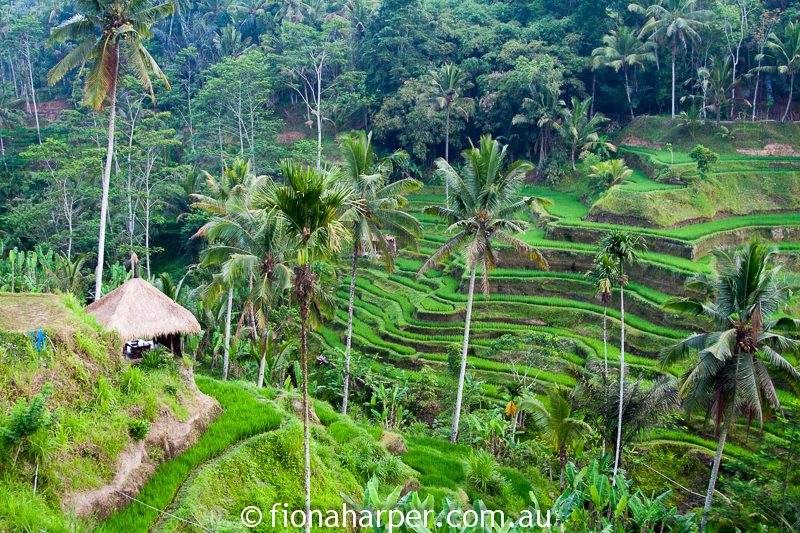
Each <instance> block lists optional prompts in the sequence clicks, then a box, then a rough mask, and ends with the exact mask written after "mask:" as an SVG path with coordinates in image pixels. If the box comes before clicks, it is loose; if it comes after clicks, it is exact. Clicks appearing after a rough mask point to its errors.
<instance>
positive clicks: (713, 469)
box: [700, 416, 730, 531]
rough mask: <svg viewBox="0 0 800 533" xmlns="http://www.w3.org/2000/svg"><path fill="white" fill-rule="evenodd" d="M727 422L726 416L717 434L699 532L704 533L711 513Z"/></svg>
mask: <svg viewBox="0 0 800 533" xmlns="http://www.w3.org/2000/svg"><path fill="white" fill-rule="evenodd" d="M729 422H730V417H728V416H726V417H725V421H724V422H723V423H722V430H721V431H720V434H719V442H717V453H716V455H715V456H714V464H713V466H712V467H711V478H710V479H709V480H708V491H706V501H705V503H704V504H703V517H702V519H701V520H700V531H705V530H706V524H707V523H708V513H709V512H710V511H711V501H712V500H713V498H714V486H715V485H716V484H717V477H718V476H719V465H720V463H721V462H722V451H723V450H724V449H725V440H726V439H727V438H728V424H729Z"/></svg>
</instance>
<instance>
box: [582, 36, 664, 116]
mask: <svg viewBox="0 0 800 533" xmlns="http://www.w3.org/2000/svg"><path fill="white" fill-rule="evenodd" d="M653 49H654V45H653V43H652V42H645V43H643V42H642V41H641V40H639V36H638V35H636V33H635V32H634V30H633V29H631V28H629V27H628V26H621V27H620V28H619V29H616V30H611V31H610V32H609V33H608V35H604V36H603V46H600V47H598V48H595V49H594V50H593V51H592V64H593V66H594V67H595V68H597V67H601V66H603V67H608V68H612V69H614V72H619V71H620V70H622V74H623V77H624V79H625V96H626V97H627V99H628V108H629V109H630V112H631V118H633V117H634V115H633V101H632V99H631V93H632V90H631V85H630V82H629V80H628V69H634V70H636V69H637V68H643V67H644V65H645V64H646V63H650V62H653V61H655V59H656V55H655V52H654V51H653Z"/></svg>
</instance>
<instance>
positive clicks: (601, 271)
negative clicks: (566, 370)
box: [586, 253, 618, 373]
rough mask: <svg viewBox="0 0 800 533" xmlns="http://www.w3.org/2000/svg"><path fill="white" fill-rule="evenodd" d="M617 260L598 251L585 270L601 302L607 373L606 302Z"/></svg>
mask: <svg viewBox="0 0 800 533" xmlns="http://www.w3.org/2000/svg"><path fill="white" fill-rule="evenodd" d="M617 278H618V275H617V262H616V260H615V259H614V258H613V257H612V256H611V255H610V254H607V253H599V254H597V256H596V257H595V258H594V262H593V263H592V268H591V269H589V271H588V272H586V279H587V281H589V282H590V283H591V284H592V285H593V286H594V288H595V291H596V294H598V295H599V296H600V301H601V302H603V369H604V371H605V372H606V373H608V329H607V327H606V325H607V318H608V304H610V303H611V295H612V291H613V287H614V282H615V281H616V280H617Z"/></svg>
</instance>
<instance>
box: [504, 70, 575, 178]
mask: <svg viewBox="0 0 800 533" xmlns="http://www.w3.org/2000/svg"><path fill="white" fill-rule="evenodd" d="M531 93H532V97H531V98H524V99H523V100H522V109H524V110H525V111H526V113H525V114H523V113H520V114H518V115H514V117H513V118H512V119H511V124H513V125H515V126H516V125H520V124H535V125H536V127H537V128H538V129H539V140H538V143H539V148H538V151H539V162H538V163H537V165H536V168H537V169H539V170H542V169H543V168H544V165H545V163H547V149H548V147H549V146H550V133H551V132H552V130H554V129H555V125H556V120H557V119H558V117H559V113H560V110H561V108H562V107H563V106H564V105H565V104H564V102H563V100H561V99H559V98H558V90H557V89H554V88H552V87H547V86H545V85H538V84H537V85H535V86H534V87H532V88H531Z"/></svg>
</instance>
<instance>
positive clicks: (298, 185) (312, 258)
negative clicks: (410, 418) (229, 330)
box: [256, 161, 353, 532]
mask: <svg viewBox="0 0 800 533" xmlns="http://www.w3.org/2000/svg"><path fill="white" fill-rule="evenodd" d="M283 177H284V180H285V181H284V183H283V184H280V185H278V184H276V183H270V184H269V185H268V186H266V187H265V188H263V189H262V190H260V191H259V192H258V193H257V194H256V205H257V206H258V207H259V208H261V209H264V210H265V211H267V212H269V213H272V214H274V215H275V216H276V217H277V218H278V219H279V220H280V221H281V222H280V223H281V224H282V225H283V227H284V231H285V232H286V236H287V238H288V241H289V249H290V250H294V251H295V257H294V262H295V267H294V298H295V301H296V302H297V305H298V307H299V309H300V365H301V372H302V382H303V384H302V389H303V457H304V489H305V511H306V517H307V521H306V532H308V531H311V451H310V447H309V446H310V440H309V433H308V431H309V409H310V405H309V397H308V329H309V317H310V315H311V311H312V303H313V299H314V292H315V291H316V290H318V286H317V277H318V275H317V273H316V272H315V271H314V270H313V269H312V264H313V263H315V262H317V261H328V260H331V259H333V258H334V257H335V256H336V255H337V254H338V253H339V252H340V251H341V249H342V246H343V245H344V243H345V241H347V240H348V239H349V231H348V229H347V224H348V222H349V217H350V216H351V214H352V208H353V205H352V191H351V190H350V189H349V187H347V186H346V185H345V184H344V183H342V182H341V181H338V180H337V177H336V175H335V173H333V172H322V171H319V170H317V169H316V168H314V167H307V166H303V165H300V164H297V163H294V162H292V161H284V162H283Z"/></svg>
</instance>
